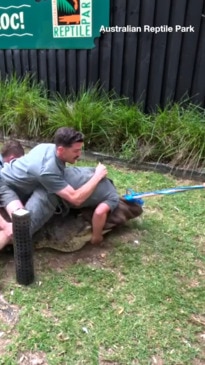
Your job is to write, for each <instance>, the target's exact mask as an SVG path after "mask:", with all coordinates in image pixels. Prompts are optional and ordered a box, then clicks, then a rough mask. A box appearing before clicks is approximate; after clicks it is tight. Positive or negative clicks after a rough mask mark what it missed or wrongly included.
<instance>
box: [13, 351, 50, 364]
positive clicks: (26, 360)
mask: <svg viewBox="0 0 205 365" xmlns="http://www.w3.org/2000/svg"><path fill="white" fill-rule="evenodd" d="M17 364H18V365H48V362H47V360H46V355H45V354H44V353H43V352H25V353H21V354H20V355H19V356H18V362H17Z"/></svg>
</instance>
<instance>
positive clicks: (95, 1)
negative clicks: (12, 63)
mask: <svg viewBox="0 0 205 365" xmlns="http://www.w3.org/2000/svg"><path fill="white" fill-rule="evenodd" d="M109 10H110V0H103V1H99V0H27V1H23V0H1V1H0V48H1V49H63V48H64V49H89V48H93V47H94V46H95V43H94V39H95V38H96V37H99V36H100V28H101V26H102V25H103V26H108V25H109Z"/></svg>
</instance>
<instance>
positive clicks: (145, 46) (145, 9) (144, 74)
mask: <svg viewBox="0 0 205 365" xmlns="http://www.w3.org/2000/svg"><path fill="white" fill-rule="evenodd" d="M154 10H155V0H143V1H141V4H140V23H139V25H140V26H141V27H142V32H141V33H140V34H139V44H138V48H137V62H136V74H135V93H134V101H135V102H138V103H140V104H141V105H142V106H143V107H146V99H147V90H148V77H149V69H150V62H151V51H152V48H151V46H152V38H153V34H152V33H151V32H144V29H143V28H144V25H146V24H149V25H150V26H152V25H153V22H154Z"/></svg>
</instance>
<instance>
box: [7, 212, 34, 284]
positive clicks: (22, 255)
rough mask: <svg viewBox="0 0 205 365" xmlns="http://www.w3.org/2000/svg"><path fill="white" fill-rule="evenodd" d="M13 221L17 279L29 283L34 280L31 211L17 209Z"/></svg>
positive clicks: (20, 282) (19, 281)
mask: <svg viewBox="0 0 205 365" xmlns="http://www.w3.org/2000/svg"><path fill="white" fill-rule="evenodd" d="M12 223H13V241H14V260H15V268H16V280H17V282H18V283H19V284H23V285H29V284H32V283H33V281H34V262H33V244H32V236H31V233H30V213H29V212H28V211H27V210H26V209H18V210H16V211H15V212H14V213H13V214H12Z"/></svg>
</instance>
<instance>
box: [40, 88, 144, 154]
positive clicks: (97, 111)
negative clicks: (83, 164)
mask: <svg viewBox="0 0 205 365" xmlns="http://www.w3.org/2000/svg"><path fill="white" fill-rule="evenodd" d="M147 118H148V116H146V115H145V114H144V113H143V112H142V111H141V110H140V107H138V106H136V105H134V104H130V103H129V101H128V99H126V98H119V97H118V96H117V95H116V94H115V93H114V92H110V93H108V92H105V91H103V89H102V88H99V87H98V85H96V86H94V87H92V88H88V89H87V90H85V88H84V87H83V88H81V90H80V91H79V93H78V94H77V95H75V94H71V95H68V96H67V97H66V98H62V97H61V96H60V95H57V96H56V98H55V99H54V100H53V101H52V102H51V108H50V110H49V118H48V123H47V128H46V129H45V134H46V135H49V136H50V137H52V135H53V134H54V132H55V131H56V129H57V128H59V127H61V126H71V127H74V128H76V129H79V130H81V131H82V132H83V133H84V134H85V144H86V148H89V149H95V150H96V149H97V150H98V151H99V150H100V151H104V152H105V151H106V152H109V153H114V154H121V153H123V151H126V153H127V154H128V149H129V147H130V146H127V141H128V140H131V138H130V137H132V138H134V140H135V142H134V143H133V144H132V146H134V149H136V145H137V141H138V136H139V135H140V136H141V135H143V134H144V133H145V131H146V127H147V126H146V123H144V121H145V120H146V119H147Z"/></svg>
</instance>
